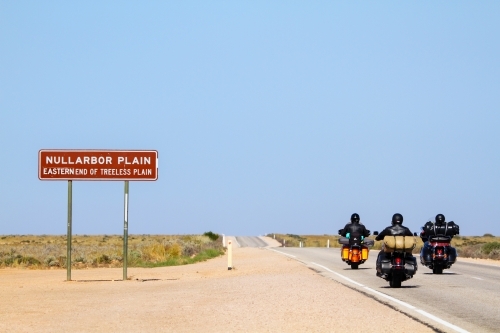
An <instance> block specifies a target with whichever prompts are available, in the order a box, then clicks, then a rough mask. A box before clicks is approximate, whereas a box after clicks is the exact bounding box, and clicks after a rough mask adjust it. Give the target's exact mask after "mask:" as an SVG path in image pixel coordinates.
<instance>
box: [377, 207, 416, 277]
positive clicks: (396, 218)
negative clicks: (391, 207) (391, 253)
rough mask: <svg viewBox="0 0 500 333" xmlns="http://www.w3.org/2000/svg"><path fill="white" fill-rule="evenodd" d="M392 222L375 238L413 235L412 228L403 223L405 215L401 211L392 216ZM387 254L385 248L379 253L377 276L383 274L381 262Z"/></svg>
mask: <svg viewBox="0 0 500 333" xmlns="http://www.w3.org/2000/svg"><path fill="white" fill-rule="evenodd" d="M391 223H392V225H391V226H390V227H387V228H385V229H384V230H382V231H381V232H380V233H379V234H378V235H377V237H376V238H375V240H377V241H380V240H383V239H384V237H385V236H413V234H412V232H411V231H410V229H408V228H407V227H403V225H402V224H403V215H401V214H399V213H396V214H394V215H393V216H392V221H391ZM386 255H387V254H386V253H385V252H384V251H383V249H382V250H381V251H380V252H379V253H378V257H377V264H376V268H377V273H376V274H377V276H380V275H381V274H382V272H381V269H382V267H381V262H382V259H384V258H385V257H386ZM407 256H408V257H411V258H413V259H412V260H413V261H414V259H415V258H414V257H413V256H412V255H411V254H409V253H407Z"/></svg>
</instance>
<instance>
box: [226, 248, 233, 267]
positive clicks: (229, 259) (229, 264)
mask: <svg viewBox="0 0 500 333" xmlns="http://www.w3.org/2000/svg"><path fill="white" fill-rule="evenodd" d="M232 243H233V242H231V241H228V242H227V269H228V270H232V269H233V245H232Z"/></svg>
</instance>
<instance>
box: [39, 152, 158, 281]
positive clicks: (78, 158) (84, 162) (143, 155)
mask: <svg viewBox="0 0 500 333" xmlns="http://www.w3.org/2000/svg"><path fill="white" fill-rule="evenodd" d="M38 178H39V179H40V180H67V181H68V226H67V228H68V229H67V258H66V266H67V280H68V281H71V233H72V205H73V201H72V197H73V189H72V187H73V180H101V181H102V180H115V181H116V180H122V181H124V182H125V203H124V206H125V208H124V211H125V212H124V223H123V280H126V279H127V261H128V255H127V254H128V193H129V181H131V180H132V181H139V180H140V181H155V180H157V179H158V151H156V150H97V149H93V150H92V149H91V150H84V149H41V150H40V151H39V152H38Z"/></svg>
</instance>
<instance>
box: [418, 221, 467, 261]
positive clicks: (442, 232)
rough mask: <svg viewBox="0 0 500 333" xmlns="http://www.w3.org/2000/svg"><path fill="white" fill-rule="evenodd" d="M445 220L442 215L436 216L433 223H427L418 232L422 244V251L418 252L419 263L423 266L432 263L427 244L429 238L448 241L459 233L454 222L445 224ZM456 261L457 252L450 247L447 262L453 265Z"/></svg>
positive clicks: (429, 248)
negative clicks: (442, 238) (440, 238)
mask: <svg viewBox="0 0 500 333" xmlns="http://www.w3.org/2000/svg"><path fill="white" fill-rule="evenodd" d="M445 221H446V219H445V217H444V215H443V214H437V215H436V218H435V222H431V221H429V222H427V223H426V224H425V225H424V226H423V227H422V231H421V232H420V238H422V241H423V242H424V246H423V247H422V251H421V252H420V262H421V263H422V264H425V265H430V264H431V263H432V246H431V245H430V244H429V237H433V236H434V237H447V238H449V241H451V239H452V238H453V236H455V235H458V234H459V233H460V227H459V226H458V224H455V222H453V221H450V222H445ZM456 259H457V251H456V249H455V248H453V247H451V248H450V249H449V253H448V261H449V262H450V263H454V262H455V260H456Z"/></svg>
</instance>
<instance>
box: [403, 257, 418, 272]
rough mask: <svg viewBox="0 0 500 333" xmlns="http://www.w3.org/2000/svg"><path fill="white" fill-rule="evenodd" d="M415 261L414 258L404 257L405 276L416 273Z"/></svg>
mask: <svg viewBox="0 0 500 333" xmlns="http://www.w3.org/2000/svg"><path fill="white" fill-rule="evenodd" d="M417 269H418V266H417V259H416V258H415V257H406V258H405V270H406V274H408V275H410V276H413V275H414V274H415V272H416V271H417Z"/></svg>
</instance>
